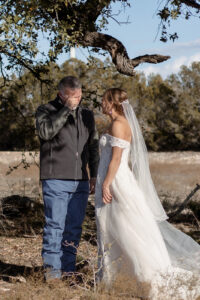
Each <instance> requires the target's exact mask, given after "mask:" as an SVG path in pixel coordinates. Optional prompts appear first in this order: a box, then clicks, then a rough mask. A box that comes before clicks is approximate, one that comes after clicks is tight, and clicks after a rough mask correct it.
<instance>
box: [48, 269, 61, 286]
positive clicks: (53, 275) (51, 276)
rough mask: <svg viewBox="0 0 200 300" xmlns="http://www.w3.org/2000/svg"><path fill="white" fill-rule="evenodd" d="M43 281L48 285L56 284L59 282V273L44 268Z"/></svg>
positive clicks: (58, 271)
mask: <svg viewBox="0 0 200 300" xmlns="http://www.w3.org/2000/svg"><path fill="white" fill-rule="evenodd" d="M44 280H45V282H47V283H50V284H58V283H59V282H61V271H60V270H57V269H53V268H46V269H45V273H44Z"/></svg>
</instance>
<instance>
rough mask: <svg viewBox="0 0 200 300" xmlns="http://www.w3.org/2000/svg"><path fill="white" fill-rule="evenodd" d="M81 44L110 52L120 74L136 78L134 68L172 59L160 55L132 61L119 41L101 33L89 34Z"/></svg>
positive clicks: (142, 57) (139, 57)
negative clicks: (142, 64)
mask: <svg viewBox="0 0 200 300" xmlns="http://www.w3.org/2000/svg"><path fill="white" fill-rule="evenodd" d="M81 44H82V45H83V46H85V47H94V48H101V49H103V50H106V51H108V52H109V53H110V55H111V57H112V61H113V63H114V64H115V65H116V68H117V70H118V71H119V72H120V73H122V74H125V75H129V76H134V74H135V70H134V68H135V67H137V66H138V65H139V64H141V63H153V64H157V63H160V62H163V61H165V60H168V59H169V58H170V56H163V55H159V54H152V55H148V54H146V55H143V56H138V57H136V58H133V59H130V58H129V56H128V53H127V51H126V48H125V47H124V45H123V44H122V43H121V42H120V41H119V40H117V39H116V38H114V37H112V36H110V35H107V34H103V33H99V32H87V33H86V35H85V36H84V38H83V40H82V41H81Z"/></svg>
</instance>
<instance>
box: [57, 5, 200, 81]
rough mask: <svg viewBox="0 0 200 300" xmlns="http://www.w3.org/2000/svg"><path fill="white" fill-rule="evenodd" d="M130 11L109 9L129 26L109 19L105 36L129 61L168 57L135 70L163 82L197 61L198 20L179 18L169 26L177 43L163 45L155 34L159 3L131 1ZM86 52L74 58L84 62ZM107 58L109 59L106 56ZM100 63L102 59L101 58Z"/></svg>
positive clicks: (199, 49)
mask: <svg viewBox="0 0 200 300" xmlns="http://www.w3.org/2000/svg"><path fill="white" fill-rule="evenodd" d="M130 2H131V3H132V5H131V8H128V7H127V8H126V10H125V11H123V8H122V7H121V4H120V3H114V4H113V5H112V7H113V12H114V13H116V14H117V13H118V12H119V11H120V10H121V14H120V15H118V16H115V18H116V19H118V20H119V21H126V20H127V18H129V22H130V23H129V24H122V25H118V24H117V23H116V22H115V21H114V20H112V19H110V22H109V24H108V30H107V31H104V32H105V33H107V34H110V35H112V36H113V37H115V38H117V39H119V40H120V41H121V42H122V43H123V44H124V46H125V47H126V49H127V51H128V54H129V56H130V57H131V58H134V57H136V56H138V55H143V54H154V53H157V54H163V55H170V56H171V59H170V60H168V61H167V62H164V63H161V64H157V65H153V64H143V65H140V66H139V67H137V68H136V70H138V71H143V72H144V73H145V74H146V75H148V74H150V73H159V74H161V75H162V76H163V77H164V78H166V77H167V75H169V74H171V73H176V72H178V71H179V69H180V66H181V65H183V64H184V65H187V66H189V65H190V64H191V62H192V61H200V34H199V32H200V30H199V28H200V19H199V18H197V17H196V18H191V19H190V20H189V21H186V20H185V19H184V18H183V17H181V18H180V19H179V20H177V21H173V23H172V24H171V31H172V32H174V31H177V32H178V34H179V39H178V40H176V41H175V42H172V41H168V42H167V43H163V42H161V41H160V40H159V38H160V32H159V33H158V36H157V38H156V35H157V32H158V25H159V18H158V16H157V15H156V13H157V9H158V7H159V3H160V2H163V1H157V0H146V1H145V0H137V1H130ZM88 54H89V53H88V51H87V50H86V49H79V48H78V49H76V57H77V58H78V59H81V60H83V61H86V60H87V56H88ZM108 56H109V55H108ZM68 58H69V55H68V54H63V55H61V56H60V57H59V59H58V63H59V64H61V63H62V62H64V61H65V60H66V59H68ZM100 58H101V59H103V57H100Z"/></svg>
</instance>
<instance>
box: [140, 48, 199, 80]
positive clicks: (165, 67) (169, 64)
mask: <svg viewBox="0 0 200 300" xmlns="http://www.w3.org/2000/svg"><path fill="white" fill-rule="evenodd" d="M194 61H200V52H197V53H195V54H193V55H191V56H186V55H185V56H180V57H177V58H175V59H173V60H171V61H170V60H169V61H166V62H164V63H160V64H158V65H149V66H147V67H143V66H142V67H138V68H137V70H138V71H143V72H144V73H145V75H146V76H148V75H149V74H151V73H156V74H160V75H161V76H162V77H163V78H166V77H167V76H168V75H170V74H172V73H178V72H179V71H180V67H181V66H182V65H186V66H188V67H189V66H190V65H191V63H192V62H194Z"/></svg>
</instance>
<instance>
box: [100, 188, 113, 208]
mask: <svg viewBox="0 0 200 300" xmlns="http://www.w3.org/2000/svg"><path fill="white" fill-rule="evenodd" d="M102 192H103V203H105V204H109V203H111V201H112V194H111V192H110V185H108V184H105V183H104V184H103V186H102Z"/></svg>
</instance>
